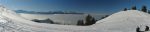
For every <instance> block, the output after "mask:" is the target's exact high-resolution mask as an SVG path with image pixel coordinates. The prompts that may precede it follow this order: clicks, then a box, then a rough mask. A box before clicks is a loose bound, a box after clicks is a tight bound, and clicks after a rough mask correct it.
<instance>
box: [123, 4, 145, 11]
mask: <svg viewBox="0 0 150 32" xmlns="http://www.w3.org/2000/svg"><path fill="white" fill-rule="evenodd" d="M127 10H128V9H127V8H124V9H123V11H127ZM131 10H137V8H136V6H132V7H131ZM140 10H141V11H143V12H146V13H148V10H147V7H146V6H145V5H143V6H142V8H141V9H140Z"/></svg>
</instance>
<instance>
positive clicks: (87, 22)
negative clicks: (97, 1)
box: [85, 15, 96, 25]
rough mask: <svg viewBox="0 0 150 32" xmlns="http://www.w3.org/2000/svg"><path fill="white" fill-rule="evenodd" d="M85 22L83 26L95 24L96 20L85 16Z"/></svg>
mask: <svg viewBox="0 0 150 32" xmlns="http://www.w3.org/2000/svg"><path fill="white" fill-rule="evenodd" d="M85 21H86V22H85V25H92V24H94V23H95V22H96V20H95V19H94V18H93V17H92V16H91V15H87V16H86V19H85Z"/></svg>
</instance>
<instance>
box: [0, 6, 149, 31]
mask: <svg viewBox="0 0 150 32" xmlns="http://www.w3.org/2000/svg"><path fill="white" fill-rule="evenodd" d="M0 11H1V12H0V32H135V30H136V28H137V27H138V26H139V27H140V28H141V30H143V28H144V27H145V26H150V15H149V14H148V13H144V12H140V11H137V10H128V11H120V12H118V13H115V14H112V15H111V16H109V17H107V18H105V19H103V20H99V21H98V22H97V23H96V24H94V25H91V26H73V25H56V24H44V23H43V24H40V23H35V22H32V21H29V20H26V19H24V18H22V17H21V16H19V15H18V14H16V13H15V12H13V11H11V10H8V9H6V8H3V7H0Z"/></svg>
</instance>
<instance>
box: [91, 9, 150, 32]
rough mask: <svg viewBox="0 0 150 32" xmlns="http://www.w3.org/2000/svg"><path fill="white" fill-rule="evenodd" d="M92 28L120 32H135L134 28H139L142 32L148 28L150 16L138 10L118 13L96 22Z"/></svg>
mask: <svg viewBox="0 0 150 32" xmlns="http://www.w3.org/2000/svg"><path fill="white" fill-rule="evenodd" d="M94 26H99V27H103V28H101V29H106V30H119V31H122V32H135V31H136V28H137V27H140V28H141V30H142V31H143V30H144V29H145V26H150V15H149V14H148V13H144V12H141V11H138V10H128V11H120V12H118V13H115V14H112V15H111V16H109V17H107V18H105V19H102V20H100V21H98V22H97V23H96V24H95V25H94Z"/></svg>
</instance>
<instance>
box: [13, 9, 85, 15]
mask: <svg viewBox="0 0 150 32" xmlns="http://www.w3.org/2000/svg"><path fill="white" fill-rule="evenodd" d="M15 12H16V13H28V14H84V13H78V12H70V11H53V12H52V11H49V12H36V11H26V10H15Z"/></svg>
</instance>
